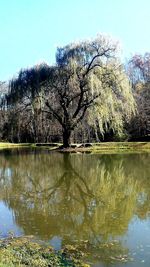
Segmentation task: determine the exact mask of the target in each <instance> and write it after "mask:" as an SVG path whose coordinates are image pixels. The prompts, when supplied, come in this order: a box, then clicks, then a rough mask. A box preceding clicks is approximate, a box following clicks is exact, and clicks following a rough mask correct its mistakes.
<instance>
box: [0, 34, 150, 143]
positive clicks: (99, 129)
mask: <svg viewBox="0 0 150 267" xmlns="http://www.w3.org/2000/svg"><path fill="white" fill-rule="evenodd" d="M118 52H119V51H118V46H117V43H116V42H114V41H113V40H112V39H110V38H108V37H106V36H103V35H99V36H98V37H96V38H95V39H94V40H88V41H82V42H79V43H75V44H70V45H67V46H65V47H62V48H58V49H57V52H56V63H55V65H53V66H49V65H47V64H44V63H43V64H40V65H36V66H34V67H32V68H30V69H24V70H21V71H20V72H19V74H18V76H17V77H16V78H14V79H12V80H11V81H10V82H9V86H8V90H6V88H5V86H4V84H1V85H0V86H1V88H2V89H1V92H2V94H1V110H0V112H1V113H0V127H1V139H3V140H5V139H7V140H9V141H13V142H14V141H15V142H51V141H63V145H64V147H68V146H69V144H70V141H72V142H91V141H93V140H94V141H100V140H113V139H114V138H118V139H119V138H120V137H124V138H127V136H133V137H140V136H142V135H144V136H145V135H148V133H149V131H150V121H149V115H150V114H149V113H150V108H149V106H150V105H149V103H150V97H149V96H148V94H149V90H150V89H149V82H150V80H149V79H150V54H148V53H147V54H145V56H144V57H142V56H134V57H133V58H132V59H131V60H130V61H129V63H128V64H127V66H126V68H125V66H124V65H123V64H122V63H121V60H120V59H119V56H118V54H119V53H118ZM5 91H6V93H5Z"/></svg>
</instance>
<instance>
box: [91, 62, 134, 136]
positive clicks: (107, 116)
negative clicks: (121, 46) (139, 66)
mask: <svg viewBox="0 0 150 267" xmlns="http://www.w3.org/2000/svg"><path fill="white" fill-rule="evenodd" d="M101 77H102V78H101ZM103 77H104V78H103ZM90 85H91V89H92V90H97V91H99V90H100V91H101V95H100V97H98V98H97V99H96V101H95V103H94V105H92V106H91V108H90V109H89V112H88V122H89V124H90V125H92V126H94V129H95V132H96V137H97V139H99V135H101V136H102V137H104V134H105V133H107V132H110V131H112V132H113V133H114V134H116V135H117V136H122V134H123V131H124V124H125V123H126V122H129V121H130V119H131V116H132V115H133V114H135V109H136V105H135V101H134V97H133V94H132V90H131V87H130V83H129V80H128V78H127V76H126V74H125V71H124V69H123V66H122V65H121V64H120V62H119V61H118V60H117V59H112V60H111V61H110V60H109V62H107V64H106V66H105V68H103V69H97V70H96V71H95V73H93V75H92V77H91V84H90Z"/></svg>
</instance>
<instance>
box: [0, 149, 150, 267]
mask: <svg viewBox="0 0 150 267" xmlns="http://www.w3.org/2000/svg"><path fill="white" fill-rule="evenodd" d="M16 151H17V150H16ZM149 163H150V154H148V153H144V154H115V155H114V154H112V155H92V154H63V153H62V154H61V153H46V152H36V151H30V152H28V151H24V152H17V153H14V152H9V151H8V152H5V153H2V152H1V154H0V237H7V236H9V235H10V234H15V235H34V236H36V237H37V238H40V239H42V240H47V241H48V242H50V244H52V245H53V246H54V247H55V248H56V249H60V248H61V247H62V246H63V245H64V244H72V243H75V242H76V243H78V242H79V243H80V242H81V241H82V240H88V241H89V242H90V243H91V244H93V245H95V246H97V244H100V243H101V242H107V241H109V240H119V241H120V243H119V244H120V247H125V248H126V249H127V250H128V252H129V255H130V256H131V258H133V259H134V260H133V261H130V262H128V263H119V262H118V263H117V262H116V263H115V266H118V267H119V266H126V267H129V266H131V267H132V266H133V267H135V266H144V267H149V266H150V167H149ZM91 254H92V255H90V256H89V258H90V262H92V266H94V267H102V266H114V265H111V263H109V264H108V263H106V262H105V261H102V260H100V259H99V257H98V255H96V252H95V253H94V252H92V253H91ZM94 254H95V255H94Z"/></svg>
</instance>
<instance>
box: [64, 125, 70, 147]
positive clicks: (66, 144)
mask: <svg viewBox="0 0 150 267" xmlns="http://www.w3.org/2000/svg"><path fill="white" fill-rule="evenodd" d="M70 136H71V130H70V129H63V147H64V148H67V147H69V145H70Z"/></svg>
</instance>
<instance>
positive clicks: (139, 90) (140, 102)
mask: <svg viewBox="0 0 150 267" xmlns="http://www.w3.org/2000/svg"><path fill="white" fill-rule="evenodd" d="M128 75H129V77H130V80H131V83H132V88H133V92H134V97H135V100H136V103H137V115H136V116H135V117H134V118H133V120H132V121H131V127H130V133H131V135H132V136H133V138H135V137H136V138H139V137H142V138H146V137H147V136H148V135H149V134H150V53H145V55H135V56H133V57H132V58H131V59H130V61H129V63H128Z"/></svg>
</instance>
